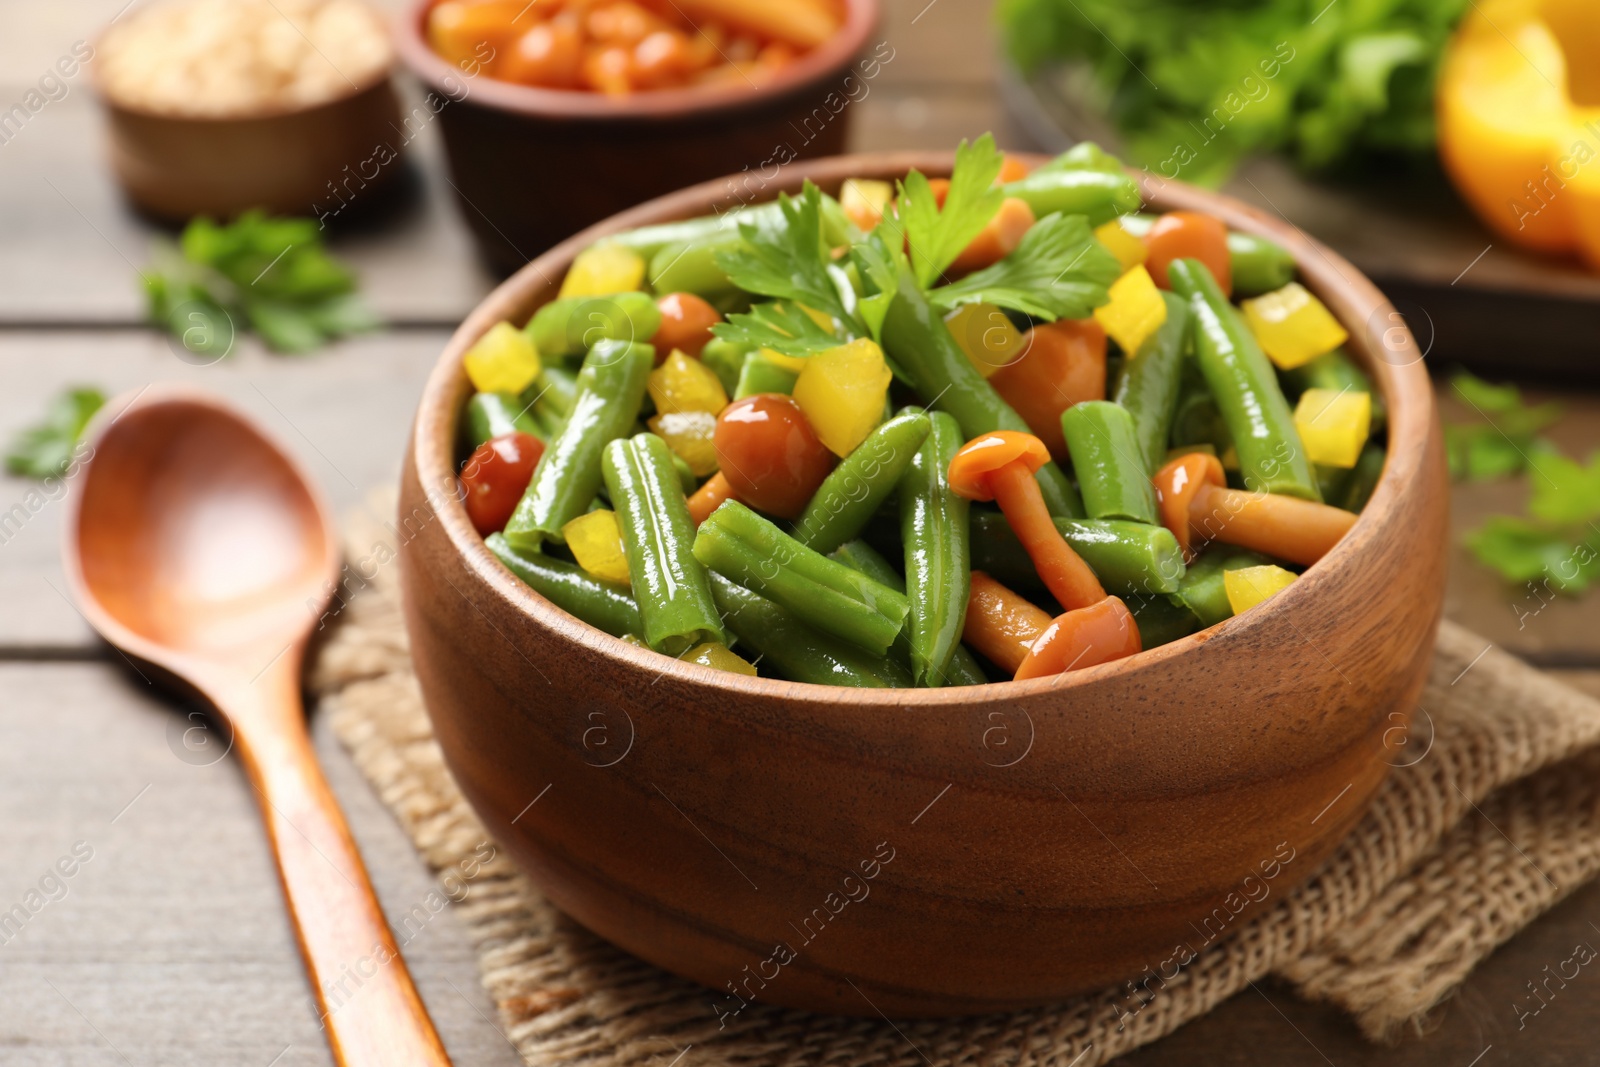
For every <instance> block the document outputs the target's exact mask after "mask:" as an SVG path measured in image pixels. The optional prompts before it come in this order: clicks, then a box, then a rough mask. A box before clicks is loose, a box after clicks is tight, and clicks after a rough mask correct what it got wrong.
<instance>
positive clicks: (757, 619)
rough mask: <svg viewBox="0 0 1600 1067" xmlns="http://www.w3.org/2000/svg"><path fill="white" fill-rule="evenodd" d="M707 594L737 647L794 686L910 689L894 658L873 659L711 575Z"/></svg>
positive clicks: (749, 592)
mask: <svg viewBox="0 0 1600 1067" xmlns="http://www.w3.org/2000/svg"><path fill="white" fill-rule="evenodd" d="M711 595H712V596H713V597H714V598H715V599H716V603H717V610H718V611H720V612H721V613H722V617H723V621H724V622H725V623H726V625H727V627H728V629H729V630H731V631H732V632H733V634H734V635H735V636H736V637H738V639H739V645H740V646H741V647H742V648H745V649H748V650H750V651H751V652H753V653H755V655H754V656H752V657H750V658H751V659H752V660H754V661H757V662H756V666H757V667H760V668H768V669H772V670H775V671H776V672H777V673H778V674H780V675H782V676H783V677H785V678H788V679H789V680H790V681H794V682H811V683H812V684H814V685H845V686H855V687H856V688H861V689H868V688H870V689H894V688H902V689H903V688H908V687H910V685H911V675H910V674H909V673H908V672H907V671H906V669H905V668H904V667H902V666H900V664H898V663H896V662H895V661H894V660H892V659H889V658H887V657H885V656H874V655H871V654H870V653H867V652H863V651H862V650H861V649H859V648H857V647H856V646H854V645H852V644H850V643H849V642H847V641H841V640H839V639H838V638H836V637H832V636H830V635H828V634H825V633H821V632H820V631H818V630H815V629H813V628H812V627H810V626H807V625H806V624H805V623H803V622H801V621H800V620H799V619H798V618H797V617H796V616H795V615H794V613H793V612H790V611H786V610H784V609H783V608H782V607H780V606H779V605H777V604H775V603H773V602H772V601H770V600H768V599H767V598H766V597H764V596H762V595H760V594H759V593H756V592H753V591H751V590H749V589H746V588H745V587H744V586H742V585H739V584H738V583H737V582H734V581H731V580H729V579H727V578H724V577H723V576H722V575H720V574H715V573H713V574H712V575H711Z"/></svg>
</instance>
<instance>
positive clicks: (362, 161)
mask: <svg viewBox="0 0 1600 1067" xmlns="http://www.w3.org/2000/svg"><path fill="white" fill-rule="evenodd" d="M100 100H101V103H102V104H104V105H105V109H106V118H107V134H108V136H109V140H110V149H111V166H112V169H113V171H114V172H115V173H116V176H117V181H118V182H119V183H120V184H121V185H122V188H123V191H124V192H125V193H126V194H127V196H128V199H129V200H131V201H132V202H133V203H134V204H135V205H136V206H138V207H139V208H140V209H141V210H143V211H145V212H147V213H148V214H150V215H153V216H155V217H156V218H160V219H166V220H168V221H172V222H182V221H185V220H187V219H190V218H193V217H194V216H196V215H206V216H209V217H210V218H214V219H230V218H232V217H233V216H235V215H237V214H239V213H240V212H242V211H245V210H248V209H250V208H264V209H266V210H267V211H268V212H269V213H271V214H278V215H312V216H316V217H318V218H329V217H331V216H335V215H338V214H340V213H341V212H342V211H343V209H344V207H345V206H346V205H347V204H349V203H350V202H353V201H355V200H357V199H365V198H367V197H369V196H371V195H373V193H375V192H376V191H377V190H379V189H381V188H383V187H384V186H387V185H388V184H389V183H390V182H392V181H394V180H395V177H396V175H397V174H399V172H400V169H401V166H400V163H399V162H398V157H399V154H400V153H401V151H402V150H403V148H404V136H403V134H401V133H398V132H397V131H400V130H401V125H400V103H399V99H398V98H397V97H396V95H395V91H394V85H393V82H392V81H391V80H390V77H389V74H388V72H387V71H385V72H384V75H383V77H382V78H381V79H379V80H377V81H375V82H372V83H370V84H367V85H364V86H358V87H357V88H356V89H354V90H352V91H351V92H350V93H349V94H348V95H346V96H341V97H339V98H338V99H335V100H330V101H328V102H326V103H322V104H317V105H314V106H311V107H303V108H293V109H287V110H280V111H271V112H265V113H261V114H250V115H237V116H226V117H216V118H213V117H201V116H191V115H171V114H165V113H162V112H157V111H148V110H144V109H142V108H137V107H132V106H130V105H127V104H124V103H122V102H121V101H119V100H117V99H115V98H114V97H113V96H111V95H110V94H109V93H106V92H104V91H103V90H102V91H101V92H100Z"/></svg>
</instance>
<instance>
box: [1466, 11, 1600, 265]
mask: <svg viewBox="0 0 1600 1067" xmlns="http://www.w3.org/2000/svg"><path fill="white" fill-rule="evenodd" d="M1435 98H1436V101H1437V107H1438V115H1439V154H1440V156H1441V158H1442V159H1443V161H1444V165H1445V169H1446V170H1448V171H1449V173H1450V177H1451V179H1452V180H1453V181H1454V182H1455V186H1456V188H1457V189H1458V190H1459V191H1460V193H1461V195H1462V196H1463V197H1465V198H1466V200H1467V203H1469V204H1470V205H1471V206H1472V208H1473V210H1474V211H1475V212H1477V214H1478V216H1479V217H1480V218H1481V219H1483V221H1484V223H1486V224H1487V225H1488V226H1489V227H1490V228H1491V229H1493V230H1494V231H1495V232H1496V233H1498V234H1500V235H1501V236H1502V237H1504V238H1505V239H1506V240H1508V241H1510V242H1511V243H1513V244H1516V245H1520V246H1522V247H1524V248H1531V249H1535V250H1539V251H1545V252H1555V253H1571V252H1576V253H1579V254H1581V255H1582V256H1583V257H1584V258H1585V259H1587V260H1588V261H1589V263H1590V264H1591V265H1593V266H1595V267H1596V268H1600V4H1596V3H1595V0H1479V2H1477V3H1474V4H1473V5H1472V6H1471V8H1470V9H1469V10H1468V12H1467V15H1466V18H1465V19H1464V20H1463V21H1462V24H1461V26H1460V28H1459V29H1458V30H1457V31H1456V34H1455V37H1454V38H1453V39H1452V40H1451V43H1450V47H1449V49H1448V50H1447V52H1446V55H1445V60H1444V65H1443V67H1442V69H1441V71H1440V75H1439V84H1438V88H1437V91H1436V96H1435Z"/></svg>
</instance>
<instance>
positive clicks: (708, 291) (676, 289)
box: [649, 233, 744, 300]
mask: <svg viewBox="0 0 1600 1067" xmlns="http://www.w3.org/2000/svg"><path fill="white" fill-rule="evenodd" d="M743 244H744V238H742V237H740V236H739V235H738V234H737V233H731V234H728V235H726V236H720V237H718V238H716V239H715V240H706V241H693V242H690V243H688V244H672V245H668V246H667V247H665V248H663V249H662V250H661V251H659V252H657V253H656V254H655V255H654V256H652V257H651V258H650V267H649V277H650V288H652V289H654V290H655V291H656V292H658V293H693V294H694V295H695V296H698V297H703V298H705V299H707V300H709V299H711V298H713V297H717V296H721V295H722V294H724V293H727V292H731V291H732V290H733V288H734V284H733V279H731V278H729V277H728V272H727V271H725V270H723V269H722V268H721V267H720V266H718V265H717V256H718V255H720V254H722V253H724V252H731V251H735V250H737V249H738V248H739V247H740V246H741V245H743Z"/></svg>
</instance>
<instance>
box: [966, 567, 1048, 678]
mask: <svg viewBox="0 0 1600 1067" xmlns="http://www.w3.org/2000/svg"><path fill="white" fill-rule="evenodd" d="M1049 626H1050V616H1049V615H1046V614H1045V613H1044V612H1043V611H1041V610H1040V609H1039V608H1038V607H1037V606H1036V605H1034V604H1033V603H1032V602H1031V601H1029V600H1027V599H1026V598H1024V597H1022V596H1019V595H1018V594H1016V593H1014V592H1012V591H1011V590H1010V589H1007V588H1006V587H1005V586H1003V585H1001V584H1000V583H999V582H997V581H995V580H994V579H993V578H991V577H989V576H988V575H987V574H985V573H983V572H982V571H973V572H972V589H971V592H969V593H968V594H967V618H966V622H965V623H964V624H963V627H962V631H961V639H962V640H963V641H965V642H966V643H967V644H969V645H971V646H972V647H973V648H975V649H977V650H978V652H979V653H980V654H981V655H982V656H983V657H984V658H985V659H987V660H989V661H990V662H992V663H994V664H995V665H996V666H998V667H1000V668H1002V669H1003V670H1005V671H1006V672H1007V673H1009V674H1015V673H1017V668H1018V667H1020V666H1022V662H1023V660H1025V659H1027V658H1028V650H1029V649H1031V648H1032V647H1033V643H1034V642H1035V641H1037V640H1038V639H1039V635H1040V634H1042V633H1044V632H1045V630H1046V629H1047V628H1048V627H1049Z"/></svg>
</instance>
